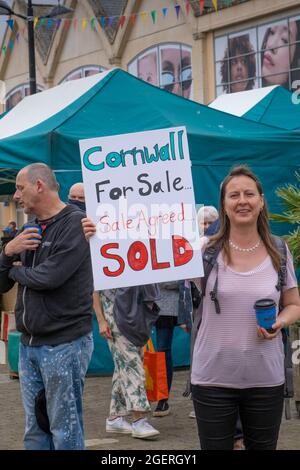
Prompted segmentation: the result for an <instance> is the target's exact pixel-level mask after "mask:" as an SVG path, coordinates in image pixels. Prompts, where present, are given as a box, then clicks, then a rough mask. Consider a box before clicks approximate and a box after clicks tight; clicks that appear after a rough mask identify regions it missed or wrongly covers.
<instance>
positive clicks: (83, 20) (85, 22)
mask: <svg viewBox="0 0 300 470" xmlns="http://www.w3.org/2000/svg"><path fill="white" fill-rule="evenodd" d="M87 24H88V22H87V19H86V18H82V22H81V27H82V31H84V30H85V28H86V27H87Z"/></svg>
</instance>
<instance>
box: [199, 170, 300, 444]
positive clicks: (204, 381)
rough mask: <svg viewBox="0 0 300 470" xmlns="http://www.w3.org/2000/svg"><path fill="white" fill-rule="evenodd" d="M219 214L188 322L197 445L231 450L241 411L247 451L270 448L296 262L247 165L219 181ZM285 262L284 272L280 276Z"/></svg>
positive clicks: (294, 310)
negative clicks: (208, 266) (209, 262)
mask: <svg viewBox="0 0 300 470" xmlns="http://www.w3.org/2000/svg"><path fill="white" fill-rule="evenodd" d="M219 214H220V230H219V232H218V233H217V234H216V235H215V236H214V237H212V238H211V239H210V242H209V245H208V247H207V248H206V250H205V257H206V256H212V254H214V255H215V258H214V259H215V261H214V263H213V268H212V270H211V271H210V274H209V275H208V279H207V284H206V288H205V292H206V295H205V296H204V297H203V301H202V302H203V303H202V320H201V318H200V315H198V316H197V318H196V319H195V323H194V327H193V333H194V334H195V335H196V340H195V344H194V349H193V361H192V373H191V383H192V397H193V401H194V407H195V413H196V418H197V425H198V432H199V437H200V442H201V448H202V449H209V450H218V449H222V450H223V449H225V450H226V449H227V450H232V448H233V441H234V432H235V424H236V418H237V414H238V412H239V413H240V417H241V421H242V426H243V432H244V443H245V447H246V449H249V450H250V449H251V450H273V449H276V444H277V438H278V433H279V427H280V423H281V416H282V409H283V398H284V383H285V376H284V351H283V341H282V333H281V330H282V329H283V328H284V327H286V326H288V325H291V324H292V323H294V322H295V321H296V320H298V319H299V318H300V300H299V292H298V288H297V280H296V277H295V272H294V268H293V260H292V257H291V254H290V252H289V250H288V248H287V246H286V244H285V242H282V241H281V240H280V239H278V238H275V237H273V236H272V235H271V233H270V230H269V225H268V212H267V208H266V202H265V199H264V195H263V190H262V186H261V184H260V182H259V180H258V178H257V177H256V176H255V175H254V174H253V173H252V172H251V171H250V169H249V168H248V167H246V166H238V167H235V168H233V169H232V170H231V172H230V173H229V175H228V176H227V177H226V178H225V180H224V181H223V183H222V186H221V194H220V211H219ZM208 249H209V250H210V254H209V252H208ZM283 253H285V254H286V256H284V255H283ZM205 257H204V259H205ZM284 258H286V259H284ZM283 262H284V266H285V268H286V275H284V276H279V273H280V274H283V272H284V271H283V269H282V266H283V264H282V263H283ZM198 281H199V280H198ZM195 282H197V281H196V280H195ZM209 293H210V295H209ZM280 298H281V300H280ZM279 305H282V309H281V312H280V315H279V316H278V311H279ZM254 306H255V307H254ZM200 321H201V323H200ZM199 323H200V326H199ZM197 326H198V327H199V329H198V330H197Z"/></svg>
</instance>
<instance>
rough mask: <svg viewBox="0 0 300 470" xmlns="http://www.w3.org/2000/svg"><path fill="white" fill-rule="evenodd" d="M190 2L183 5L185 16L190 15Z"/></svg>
mask: <svg viewBox="0 0 300 470" xmlns="http://www.w3.org/2000/svg"><path fill="white" fill-rule="evenodd" d="M190 6H191V5H190V2H186V4H185V11H186V14H187V15H188V14H189V13H190Z"/></svg>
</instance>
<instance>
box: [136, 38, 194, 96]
mask: <svg viewBox="0 0 300 470" xmlns="http://www.w3.org/2000/svg"><path fill="white" fill-rule="evenodd" d="M191 56H192V48H191V47H189V46H185V45H184V44H174V43H167V44H159V45H157V46H155V47H152V48H151V49H147V50H146V51H143V52H142V53H141V54H139V55H138V56H137V57H135V58H134V60H132V61H131V62H130V63H129V64H128V72H129V73H131V74H132V75H135V76H136V77H138V78H141V79H142V80H145V82H149V83H151V84H152V85H156V86H159V87H160V88H163V89H165V90H168V91H170V92H171V93H175V94H176V95H180V96H184V97H185V98H192V80H193V79H192V60H191V59H192V57H191Z"/></svg>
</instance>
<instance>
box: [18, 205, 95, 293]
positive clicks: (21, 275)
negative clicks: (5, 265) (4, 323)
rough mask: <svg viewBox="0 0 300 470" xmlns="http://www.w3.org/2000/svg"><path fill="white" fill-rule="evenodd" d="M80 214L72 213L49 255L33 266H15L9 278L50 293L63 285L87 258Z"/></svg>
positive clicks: (86, 247) (86, 244)
mask: <svg viewBox="0 0 300 470" xmlns="http://www.w3.org/2000/svg"><path fill="white" fill-rule="evenodd" d="M81 218H82V215H81V214H80V213H79V212H78V213H76V214H75V213H74V214H73V216H72V217H71V218H70V219H69V220H68V221H67V222H66V223H65V224H64V225H63V227H62V231H61V234H60V238H59V239H58V240H57V241H56V242H55V246H54V249H53V251H52V254H51V255H50V256H49V257H48V258H47V259H46V260H45V261H44V262H43V263H40V264H38V265H37V266H36V267H32V268H29V267H25V266H20V267H19V266H14V267H12V268H11V270H10V272H9V277H10V278H11V279H13V280H14V281H17V282H19V283H20V284H21V285H23V286H27V287H29V288H31V289H35V290H44V289H47V290H51V289H56V288H58V287H60V286H62V285H63V284H64V283H65V282H66V281H67V280H68V279H69V278H70V277H71V276H72V275H73V274H74V272H76V271H77V269H78V267H79V266H80V264H81V262H82V261H83V260H84V259H85V258H86V256H88V250H89V248H88V243H87V242H86V240H85V237H84V234H83V231H82V228H81Z"/></svg>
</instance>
